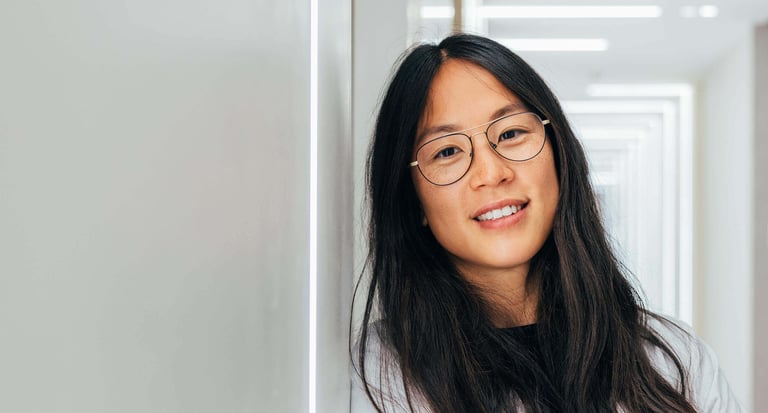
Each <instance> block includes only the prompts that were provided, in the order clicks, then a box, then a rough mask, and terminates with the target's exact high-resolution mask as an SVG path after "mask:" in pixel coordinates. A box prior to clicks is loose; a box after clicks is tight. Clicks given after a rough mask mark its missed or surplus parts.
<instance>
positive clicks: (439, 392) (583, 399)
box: [353, 34, 694, 413]
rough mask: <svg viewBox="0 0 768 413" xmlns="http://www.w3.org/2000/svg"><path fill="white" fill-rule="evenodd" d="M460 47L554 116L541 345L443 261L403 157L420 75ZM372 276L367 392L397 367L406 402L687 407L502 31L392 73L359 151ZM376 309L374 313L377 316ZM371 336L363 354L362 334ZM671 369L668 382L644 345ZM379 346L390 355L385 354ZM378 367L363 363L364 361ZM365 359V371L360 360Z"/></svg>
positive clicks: (541, 90)
mask: <svg viewBox="0 0 768 413" xmlns="http://www.w3.org/2000/svg"><path fill="white" fill-rule="evenodd" d="M447 59H461V60H464V61H467V62H471V63H474V64H476V65H478V66H480V67H482V68H484V69H485V70H487V71H488V72H490V73H491V74H493V75H494V76H495V77H496V78H497V79H498V80H499V81H500V82H501V83H502V84H503V85H504V86H505V87H507V88H508V89H509V90H510V91H512V92H514V93H515V94H516V95H517V96H518V97H519V98H520V99H521V100H522V101H523V102H524V103H525V104H526V105H527V107H528V108H529V109H530V110H532V111H534V112H536V113H537V114H538V115H540V116H541V117H542V118H544V119H549V120H550V121H551V123H550V125H549V126H547V136H548V139H550V141H551V143H552V148H553V152H554V158H555V168H556V171H557V174H558V179H559V183H560V187H559V188H560V194H559V205H558V207H557V212H556V215H555V219H554V224H553V229H552V232H551V234H550V235H549V237H548V239H547V241H546V242H545V244H544V246H543V247H542V249H541V250H540V251H539V252H538V253H537V254H536V256H535V257H534V258H533V260H532V262H531V266H530V273H529V275H528V278H529V279H535V280H536V282H537V283H538V286H539V294H540V297H539V300H538V303H539V304H538V313H537V314H538V321H537V324H536V330H535V340H536V341H535V342H536V346H537V347H539V350H538V351H539V352H540V353H539V354H534V353H532V351H531V350H530V348H529V347H530V346H526V345H524V344H522V343H521V341H520V339H519V338H518V337H516V336H514V335H510V334H509V332H508V331H505V330H503V329H499V328H496V327H495V326H494V325H493V324H492V323H491V322H490V321H489V308H490V304H489V303H488V302H487V300H484V299H483V294H481V292H480V291H479V290H478V288H476V287H475V286H473V285H471V284H470V283H468V282H467V281H466V279H465V278H463V277H462V276H461V274H459V272H458V270H457V269H456V267H455V266H454V265H453V263H452V261H451V259H450V257H449V255H448V253H447V252H446V251H445V250H444V249H443V248H442V247H441V246H440V244H439V243H438V242H437V240H436V239H435V238H434V236H433V235H432V233H431V231H430V230H429V228H427V227H424V226H422V225H421V219H422V212H421V206H420V203H419V201H418V198H417V196H416V191H415V188H414V185H413V182H412V178H411V171H409V170H408V168H407V167H406V166H407V165H408V163H409V162H410V161H411V157H412V156H413V146H414V139H415V136H416V131H417V126H418V124H419V120H420V118H421V117H422V114H423V113H424V110H425V106H426V104H427V96H428V94H429V88H430V84H431V83H432V80H433V78H434V77H435V75H436V74H437V72H438V70H439V69H440V67H441V65H442V63H443V62H445V61H446V60H447ZM367 186H368V201H369V203H370V211H369V213H370V216H369V239H368V242H369V255H368V261H367V271H366V273H367V274H369V276H370V280H369V282H370V284H369V287H368V290H367V294H366V296H365V297H366V302H365V311H364V315H363V322H362V326H361V329H360V337H358V343H359V351H358V352H357V353H355V354H354V355H353V357H355V360H354V361H355V364H356V365H357V366H358V370H359V371H358V374H360V375H361V378H362V380H363V383H364V387H365V390H366V393H367V394H368V397H369V398H370V399H371V401H372V402H373V403H374V405H376V406H377V407H378V409H379V410H380V411H383V410H384V404H385V403H382V401H383V400H384V399H383V398H382V397H384V398H386V397H387V395H382V394H381V390H380V389H375V388H373V387H375V386H373V385H371V383H370V380H369V377H386V376H388V374H389V373H387V372H385V371H384V370H387V369H393V370H394V372H395V374H397V377H399V378H401V379H402V381H403V382H404V383H405V385H406V386H405V387H406V389H405V398H406V400H407V405H408V407H409V408H410V409H411V410H414V406H415V405H416V404H417V403H416V402H415V401H414V400H416V399H419V400H421V401H422V402H424V403H426V405H427V406H428V407H429V408H430V409H431V410H433V411H435V412H441V413H448V412H503V411H516V409H517V408H518V407H524V408H525V409H526V411H530V412H549V411H553V412H554V411H573V412H609V411H614V409H615V408H616V407H617V406H621V408H622V409H624V411H626V412H638V413H639V412H665V413H669V412H693V411H694V408H693V407H692V404H691V403H690V402H689V401H688V400H687V396H688V394H689V390H688V389H687V378H686V372H685V369H684V368H683V366H682V364H681V362H680V359H679V358H678V357H677V356H676V355H675V354H674V353H673V352H672V351H671V349H670V348H669V347H668V346H667V345H666V344H665V342H664V340H663V339H662V338H661V337H660V336H658V335H657V334H656V333H655V332H654V331H653V330H652V329H651V328H650V327H648V325H647V323H646V322H647V319H648V317H651V316H653V314H651V313H650V312H648V311H646V310H645V309H644V308H643V306H642V305H641V301H640V299H639V297H638V295H637V294H636V292H635V290H634V289H633V288H632V286H631V284H630V282H629V281H628V280H627V278H626V276H625V271H624V270H623V267H622V266H621V264H620V263H619V262H618V260H617V259H616V257H615V255H614V253H613V252H612V249H611V246H610V244H609V242H608V241H607V236H606V233H605V230H604V227H603V225H602V222H601V219H600V214H599V211H598V206H597V202H596V199H595V195H594V192H593V190H592V187H591V185H590V183H589V179H588V174H587V161H586V158H585V155H584V151H583V149H582V147H581V145H580V144H579V142H578V141H577V139H576V138H575V136H574V133H573V131H572V130H571V128H570V126H569V124H568V121H567V120H566V118H565V115H564V114H563V111H562V109H561V107H560V104H559V103H558V101H557V99H556V98H555V96H554V94H553V93H552V92H551V91H550V89H549V88H548V87H547V85H546V84H545V82H544V81H543V80H542V79H541V78H540V77H539V76H538V74H536V72H535V71H534V70H533V69H532V68H531V67H530V66H528V64H526V63H525V62H524V61H523V60H522V59H521V58H520V57H518V56H517V55H515V54H514V53H512V52H511V51H510V50H508V49H507V48H505V47H503V46H501V45H500V44H498V43H496V42H494V41H492V40H489V39H486V38H483V37H479V36H474V35H468V34H456V35H452V36H450V37H447V38H446V39H444V40H443V41H442V42H440V43H439V44H438V45H433V44H424V45H419V46H417V47H415V48H412V49H411V50H410V51H408V52H407V54H406V55H405V56H404V58H403V59H402V60H401V62H400V65H399V68H398V70H397V71H396V73H395V74H394V76H393V78H392V79H391V81H390V84H389V87H388V89H387V92H386V95H385V97H384V99H383V101H382V103H381V109H380V112H379V116H378V119H377V122H376V129H375V134H374V138H373V142H372V145H371V148H370V154H369V158H368V175H367ZM376 318H379V319H380V320H379V321H377V322H375V323H374V322H373V321H374V319H376ZM372 335H376V336H377V338H378V339H379V341H380V343H381V347H382V348H381V349H380V351H379V352H380V353H381V355H380V358H381V360H379V363H374V364H371V363H367V362H366V353H367V352H370V348H369V345H370V344H369V343H370V340H369V338H370V337H371V336H372ZM649 345H650V346H655V347H657V348H659V349H661V351H662V352H663V353H664V354H666V355H667V356H668V357H669V358H670V359H671V360H673V363H674V365H675V366H676V368H677V371H678V373H679V378H680V380H679V381H678V382H677V383H669V382H667V381H666V380H665V379H664V377H663V376H662V375H661V374H660V373H659V372H658V371H657V370H656V368H655V367H654V365H653V363H652V361H651V359H650V358H649V355H648V354H647V352H646V351H647V349H646V346H649ZM385 353H386V354H389V356H385ZM377 368H378V369H382V371H371V370H372V369H377ZM366 370H367V371H366Z"/></svg>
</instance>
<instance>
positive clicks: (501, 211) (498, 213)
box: [475, 203, 528, 222]
mask: <svg viewBox="0 0 768 413" xmlns="http://www.w3.org/2000/svg"><path fill="white" fill-rule="evenodd" d="M526 206H528V204H527V203H525V204H521V205H505V206H503V207H501V208H496V209H492V210H490V211H488V212H486V213H484V214H482V215H478V216H476V217H475V221H480V222H483V221H493V220H496V219H501V218H504V217H508V216H510V215H515V214H516V213H518V212H520V211H521V210H522V209H523V208H525V207H526Z"/></svg>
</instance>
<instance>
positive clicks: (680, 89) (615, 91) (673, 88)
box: [587, 83, 693, 97]
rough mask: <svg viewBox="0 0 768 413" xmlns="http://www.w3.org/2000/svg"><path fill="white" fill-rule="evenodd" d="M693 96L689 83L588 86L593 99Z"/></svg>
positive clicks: (588, 92)
mask: <svg viewBox="0 0 768 413" xmlns="http://www.w3.org/2000/svg"><path fill="white" fill-rule="evenodd" d="M692 94H693V86H691V85H690V84H688V83H642V84H623V83H618V84H615V83H593V84H591V85H589V86H587V95H589V96H592V97H628V96H632V97H661V96H673V97H675V96H690V95H692Z"/></svg>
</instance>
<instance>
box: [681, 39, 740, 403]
mask: <svg viewBox="0 0 768 413" xmlns="http://www.w3.org/2000/svg"><path fill="white" fill-rule="evenodd" d="M753 74H754V72H753V40H752V32H751V30H750V31H746V30H745V32H744V34H743V41H742V42H740V43H739V44H738V45H737V46H736V47H735V48H733V49H732V50H731V51H729V52H728V53H727V54H726V55H724V56H722V57H721V58H720V59H719V60H718V61H717V62H716V63H715V64H713V65H712V67H711V68H710V69H709V70H708V71H707V73H706V75H705V76H704V77H703V78H702V80H701V84H700V92H701V93H700V96H701V100H700V107H699V110H700V112H699V114H700V122H699V125H698V126H699V128H698V134H697V136H696V138H695V145H696V147H697V152H698V153H697V155H698V162H697V165H696V174H695V176H696V184H695V185H696V187H697V191H696V192H697V194H698V195H697V201H696V202H695V204H696V206H697V208H698V209H697V217H696V221H695V222H697V223H698V225H696V226H695V228H696V230H695V234H694V237H695V238H696V239H697V248H696V249H695V251H697V253H696V270H695V273H696V275H695V277H697V278H696V280H695V281H696V284H697V285H698V288H697V293H698V300H696V302H695V305H696V308H697V316H698V317H697V323H696V327H697V329H698V332H699V333H700V334H701V335H702V336H703V338H704V339H705V341H707V342H708V343H709V344H710V345H711V346H712V347H713V348H714V350H715V352H716V353H717V354H718V357H719V360H720V364H721V367H722V369H723V370H724V371H725V373H726V375H727V377H728V379H729V381H730V383H731V387H732V388H733V389H734V391H735V393H736V396H737V397H738V399H739V400H740V401H741V403H742V405H743V407H744V408H745V409H746V411H748V412H751V411H752V395H753V387H752V386H753V378H752V377H753V376H752V375H753V370H752V367H753V358H752V355H753V341H752V339H753V324H752V320H753V313H752V311H753V307H752V288H753V281H754V279H753V243H752V239H753V238H752V237H753V199H754V198H753V179H754V176H753V163H752V160H753V148H754V127H753V124H754V107H753V91H752V89H753V86H754V82H753Z"/></svg>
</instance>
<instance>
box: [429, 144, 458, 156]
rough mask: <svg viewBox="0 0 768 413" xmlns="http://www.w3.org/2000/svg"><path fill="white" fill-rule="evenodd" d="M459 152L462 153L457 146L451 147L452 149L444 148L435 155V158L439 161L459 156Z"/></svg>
mask: <svg viewBox="0 0 768 413" xmlns="http://www.w3.org/2000/svg"><path fill="white" fill-rule="evenodd" d="M459 152H460V149H459V148H457V147H455V146H451V147H448V148H444V149H442V150H440V151H439V152H437V153H436V154H435V158H436V159H439V158H450V157H451V156H454V155H456V154H458V153H459Z"/></svg>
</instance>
